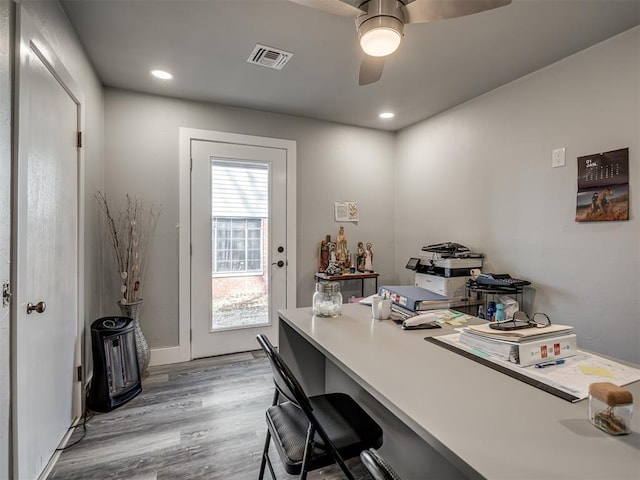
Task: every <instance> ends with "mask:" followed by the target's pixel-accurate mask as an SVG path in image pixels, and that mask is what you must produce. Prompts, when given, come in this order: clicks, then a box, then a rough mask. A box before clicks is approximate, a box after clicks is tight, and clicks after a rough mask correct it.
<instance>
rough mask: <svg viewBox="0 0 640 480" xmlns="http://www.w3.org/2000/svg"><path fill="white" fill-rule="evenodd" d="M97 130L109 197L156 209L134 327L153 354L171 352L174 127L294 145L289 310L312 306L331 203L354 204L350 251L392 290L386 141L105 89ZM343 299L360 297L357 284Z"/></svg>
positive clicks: (111, 300)
mask: <svg viewBox="0 0 640 480" xmlns="http://www.w3.org/2000/svg"><path fill="white" fill-rule="evenodd" d="M105 125H106V128H105V164H106V165H107V169H106V174H105V189H106V191H107V193H108V195H109V197H110V198H111V199H117V198H120V197H122V196H123V195H124V194H125V193H130V194H132V195H137V196H139V197H141V198H144V199H146V200H148V201H151V202H154V203H156V204H162V213H161V214H160V220H159V224H158V231H157V234H156V237H155V238H154V239H153V247H152V251H151V255H150V263H149V266H148V270H147V278H146V286H145V287H144V299H145V302H144V310H143V312H142V315H141V320H140V323H141V325H142V328H143V331H144V332H145V336H146V337H147V340H148V341H149V344H150V345H151V347H152V348H158V347H170V346H175V345H177V344H178V231H177V229H176V225H177V223H178V194H179V191H178V160H179V159H178V129H179V127H189V128H199V129H205V130H217V131H223V132H230V133H240V134H247V135H258V136H265V137H274V138H284V139H289V140H295V141H296V142H297V160H298V166H297V172H298V173H297V177H298V178H297V188H298V198H297V209H298V211H297V223H298V225H297V227H298V228H297V251H298V256H297V277H298V294H297V306H307V305H311V298H312V295H313V289H314V285H315V281H314V278H313V274H314V272H315V271H317V270H316V269H317V260H316V250H317V246H318V243H319V242H320V241H321V240H322V239H323V238H324V237H325V235H326V234H331V235H332V236H333V238H335V236H336V235H337V233H338V227H339V224H337V223H335V222H334V221H333V218H334V217H333V202H334V201H336V200H355V201H358V202H359V205H360V218H361V221H360V222H359V224H358V225H353V224H345V232H346V235H347V240H348V244H349V248H351V249H353V250H355V246H356V242H358V241H360V240H362V241H365V242H366V241H371V242H372V243H373V245H374V251H375V255H376V256H375V263H374V266H375V268H376V270H378V271H380V272H381V277H380V281H381V282H391V281H394V279H395V234H394V230H393V218H392V216H393V196H394V182H393V147H394V136H393V134H391V133H388V132H380V131H375V130H370V129H364V128H357V127H349V126H344V125H338V124H334V123H328V122H322V121H317V120H310V119H305V118H299V117H291V116H287V115H278V114H272V113H265V112H259V111H253V110H247V109H241V108H234V107H226V106H221V105H214V104H205V103H197V102H189V101H184V100H177V99H170V98H164V97H157V96H152V95H145V94H140V93H135V92H129V91H123V90H117V89H106V90H105ZM105 272H106V274H107V275H108V279H107V280H106V282H105V284H111V285H113V281H114V279H115V269H114V268H113V266H112V265H108V266H107V269H105ZM370 288H372V286H371V287H370ZM352 293H358V294H359V284H358V285H357V286H356V291H355V292H354V291H352ZM347 294H349V293H347ZM105 299H106V300H105V301H106V302H107V303H106V304H105V310H106V311H109V309H111V310H112V311H113V313H116V312H117V306H116V303H115V302H116V301H117V299H118V292H117V290H116V289H115V287H112V288H110V289H108V290H107V291H105ZM294 306H295V305H294ZM152 362H153V359H152Z"/></svg>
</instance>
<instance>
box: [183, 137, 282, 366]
mask: <svg viewBox="0 0 640 480" xmlns="http://www.w3.org/2000/svg"><path fill="white" fill-rule="evenodd" d="M191 155H192V157H191V158H192V172H191V245H192V259H191V272H192V279H191V290H192V291H191V315H192V316H191V318H192V320H191V331H192V341H191V349H192V357H193V358H198V357H205V356H211V355H221V354H226V353H232V352H240V351H247V350H255V349H256V348H257V347H258V345H257V343H256V339H255V337H256V335H257V334H259V333H265V334H267V335H269V336H270V337H272V338H275V337H276V335H277V318H278V317H277V310H278V309H280V308H285V306H286V295H287V267H288V265H287V220H286V219H287V216H286V213H287V207H286V192H287V156H286V151H285V150H283V149H279V148H268V147H258V146H252V145H244V144H233V143H222V142H212V141H201V140H193V141H192V142H191Z"/></svg>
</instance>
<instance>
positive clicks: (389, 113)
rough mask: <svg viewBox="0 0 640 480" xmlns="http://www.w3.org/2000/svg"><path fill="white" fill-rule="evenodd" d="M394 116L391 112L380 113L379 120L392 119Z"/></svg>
mask: <svg viewBox="0 0 640 480" xmlns="http://www.w3.org/2000/svg"><path fill="white" fill-rule="evenodd" d="M395 116H396V114H395V113H391V112H382V113H381V114H380V115H379V117H380V118H393V117H395Z"/></svg>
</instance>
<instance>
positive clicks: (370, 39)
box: [358, 16, 404, 57]
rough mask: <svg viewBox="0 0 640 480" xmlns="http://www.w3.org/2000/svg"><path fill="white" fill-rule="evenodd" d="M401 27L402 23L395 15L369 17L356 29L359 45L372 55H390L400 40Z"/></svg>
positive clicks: (402, 26)
mask: <svg viewBox="0 0 640 480" xmlns="http://www.w3.org/2000/svg"><path fill="white" fill-rule="evenodd" d="M403 28H404V24H403V23H402V22H401V21H400V20H398V19H397V18H395V17H386V16H384V17H374V18H371V19H369V20H367V21H365V22H364V23H363V24H362V25H360V28H359V29H358V33H359V35H360V46H361V47H362V50H363V51H364V53H366V54H367V55H370V56H372V57H386V56H387V55H391V54H392V53H393V52H395V51H396V50H397V49H398V47H399V46H400V42H402V32H403Z"/></svg>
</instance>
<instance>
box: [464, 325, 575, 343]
mask: <svg viewBox="0 0 640 480" xmlns="http://www.w3.org/2000/svg"><path fill="white" fill-rule="evenodd" d="M490 325H491V324H490V323H483V324H481V325H469V330H471V333H474V334H477V335H482V336H484V337H488V338H493V339H496V340H509V341H512V342H524V341H528V340H532V339H534V338H535V339H539V338H543V337H551V336H558V335H559V334H569V333H573V327H571V326H570V325H557V324H552V325H548V326H546V327H543V328H523V329H520V330H495V329H493V328H491V327H490Z"/></svg>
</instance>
